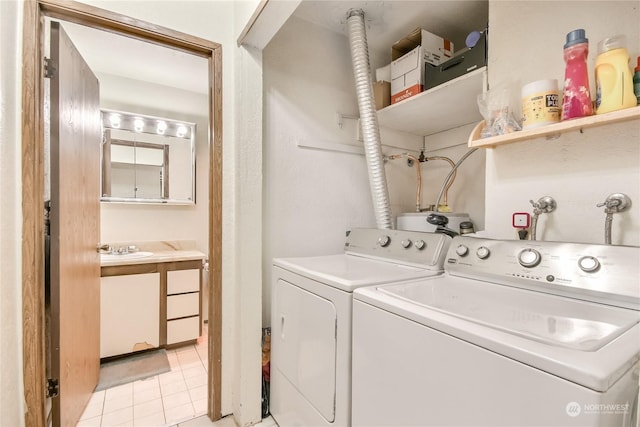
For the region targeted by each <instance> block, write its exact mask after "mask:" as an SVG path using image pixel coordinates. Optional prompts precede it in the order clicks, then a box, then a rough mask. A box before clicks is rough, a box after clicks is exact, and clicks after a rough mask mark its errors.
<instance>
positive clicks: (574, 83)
mask: <svg viewBox="0 0 640 427" xmlns="http://www.w3.org/2000/svg"><path fill="white" fill-rule="evenodd" d="M588 54H589V39H587V38H586V36H585V32H584V30H583V29H579V30H573V31H571V32H570V33H568V34H567V41H566V43H565V45H564V61H565V63H566V67H565V73H564V91H563V96H562V120H568V119H573V118H576V117H584V116H590V115H592V114H593V103H592V102H591V91H590V90H589V72H588V70H587V55H588Z"/></svg>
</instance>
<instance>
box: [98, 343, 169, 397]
mask: <svg viewBox="0 0 640 427" xmlns="http://www.w3.org/2000/svg"><path fill="white" fill-rule="evenodd" d="M170 370H171V366H170V365H169V359H168V358H167V352H166V350H165V349H164V348H160V349H158V350H151V351H145V352H143V353H136V354H132V355H131V356H127V357H123V358H121V359H116V360H110V361H108V362H103V363H101V364H100V380H99V381H98V385H97V387H96V391H100V390H104V389H107V388H111V387H115V386H118V385H121V384H126V383H130V382H133V381H138V380H143V379H145V378H149V377H153V376H155V375H160V374H163V373H165V372H169V371H170Z"/></svg>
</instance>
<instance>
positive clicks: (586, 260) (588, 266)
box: [578, 256, 600, 273]
mask: <svg viewBox="0 0 640 427" xmlns="http://www.w3.org/2000/svg"><path fill="white" fill-rule="evenodd" d="M578 266H580V270H582V271H584V272H585V273H593V272H594V271H597V270H598V269H599V268H600V261H598V259H597V258H596V257H592V256H583V257H582V258H580V259H579V260H578Z"/></svg>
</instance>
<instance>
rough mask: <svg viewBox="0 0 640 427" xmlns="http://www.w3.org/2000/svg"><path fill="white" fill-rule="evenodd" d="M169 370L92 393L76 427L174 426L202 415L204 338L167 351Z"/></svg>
mask: <svg viewBox="0 0 640 427" xmlns="http://www.w3.org/2000/svg"><path fill="white" fill-rule="evenodd" d="M167 356H168V359H169V364H170V365H171V371H170V372H166V373H164V374H161V375H157V376H155V377H151V378H148V379H145V380H141V381H135V382H133V383H129V384H124V385H120V386H117V387H113V388H109V389H107V390H102V391H98V392H96V393H94V394H93V396H92V397H91V400H90V401H89V404H88V405H87V408H86V409H85V411H84V413H83V415H82V417H81V418H80V422H79V423H78V424H77V426H78V427H89V426H91V427H93V426H98V427H107V426H145V427H151V426H175V425H178V424H180V423H182V422H184V421H187V420H191V419H194V418H196V417H199V416H202V415H205V416H204V418H206V419H207V421H208V418H207V417H206V412H207V410H206V407H207V336H206V334H204V335H203V336H202V337H200V339H199V340H198V342H197V343H196V344H194V345H189V346H185V347H181V348H177V349H173V350H167Z"/></svg>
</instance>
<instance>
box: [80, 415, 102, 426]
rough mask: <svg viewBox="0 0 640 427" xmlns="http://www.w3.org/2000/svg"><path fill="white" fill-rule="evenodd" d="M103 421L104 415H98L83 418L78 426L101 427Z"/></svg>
mask: <svg viewBox="0 0 640 427" xmlns="http://www.w3.org/2000/svg"><path fill="white" fill-rule="evenodd" d="M101 423H102V416H97V417H93V418H87V419H84V420H83V419H81V420H80V421H79V422H78V424H76V427H100V424H101Z"/></svg>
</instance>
